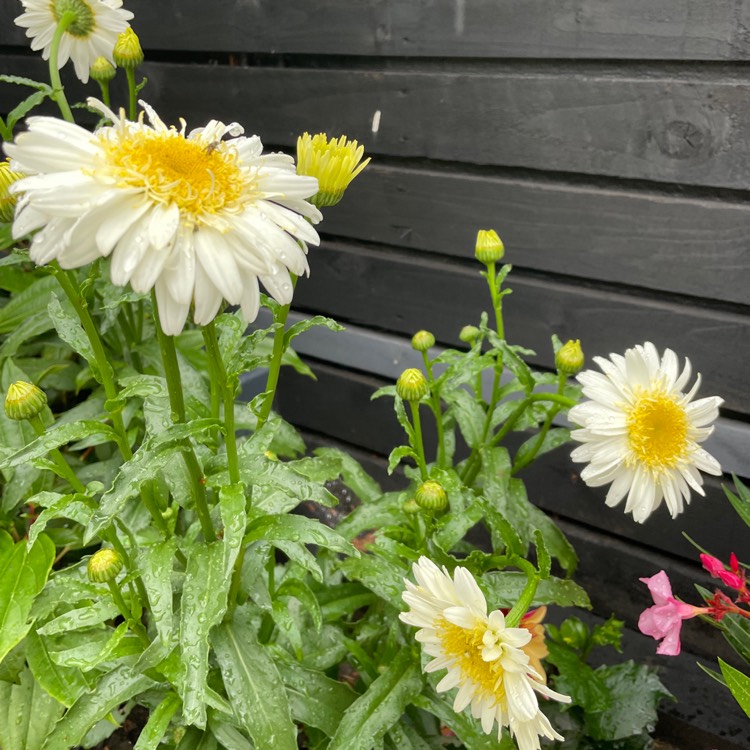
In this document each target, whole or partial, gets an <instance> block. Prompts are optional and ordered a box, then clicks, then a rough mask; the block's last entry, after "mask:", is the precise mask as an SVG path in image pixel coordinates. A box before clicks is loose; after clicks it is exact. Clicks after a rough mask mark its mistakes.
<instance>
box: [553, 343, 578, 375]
mask: <svg viewBox="0 0 750 750" xmlns="http://www.w3.org/2000/svg"><path fill="white" fill-rule="evenodd" d="M583 363H584V357H583V349H581V342H580V340H579V339H576V340H575V341H573V340H572V339H571V340H570V341H568V342H567V343H566V344H563V345H562V346H561V347H560V348H559V349H558V350H557V354H556V355H555V367H557V369H558V371H559V372H561V373H563V374H565V375H576V374H578V373H579V372H580V371H581V368H582V367H583Z"/></svg>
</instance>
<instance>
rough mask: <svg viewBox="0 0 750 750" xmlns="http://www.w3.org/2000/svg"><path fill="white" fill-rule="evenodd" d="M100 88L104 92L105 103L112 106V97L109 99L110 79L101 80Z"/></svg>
mask: <svg viewBox="0 0 750 750" xmlns="http://www.w3.org/2000/svg"><path fill="white" fill-rule="evenodd" d="M99 88H100V89H101V92H102V101H103V102H104V104H106V106H107V107H109V106H110V99H109V81H99Z"/></svg>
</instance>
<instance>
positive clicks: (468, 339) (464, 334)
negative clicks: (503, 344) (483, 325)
mask: <svg viewBox="0 0 750 750" xmlns="http://www.w3.org/2000/svg"><path fill="white" fill-rule="evenodd" d="M479 334H480V330H479V329H478V328H477V327H476V326H464V327H463V328H462V329H461V333H459V334H458V338H460V339H461V341H463V342H464V343H465V344H469V345H471V344H473V343H474V342H475V341H476V340H477V339H478V338H479Z"/></svg>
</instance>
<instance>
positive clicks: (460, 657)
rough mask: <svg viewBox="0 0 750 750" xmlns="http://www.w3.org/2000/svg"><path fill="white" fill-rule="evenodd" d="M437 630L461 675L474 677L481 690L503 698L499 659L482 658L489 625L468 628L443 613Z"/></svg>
mask: <svg viewBox="0 0 750 750" xmlns="http://www.w3.org/2000/svg"><path fill="white" fill-rule="evenodd" d="M436 630H437V632H438V636H439V637H440V642H441V645H442V647H443V651H444V653H445V655H446V656H449V657H452V658H454V659H455V660H456V663H457V666H458V668H459V670H460V671H461V674H462V676H463V677H464V678H465V679H469V680H471V682H472V683H473V684H474V685H475V686H476V687H477V688H478V689H479V691H481V692H482V693H484V694H486V695H492V696H494V698H495V701H496V702H497V703H502V702H504V701H505V685H504V682H503V675H504V670H503V668H502V667H501V666H500V662H499V660H496V661H484V659H482V649H483V647H484V643H483V640H482V639H483V637H484V634H485V632H486V630H487V628H486V627H482V626H480V627H475V628H474V629H472V630H467V629H466V628H461V627H459V626H458V625H454V624H453V623H451V622H448V620H446V619H445V618H442V617H441V618H440V620H438V622H437V627H436Z"/></svg>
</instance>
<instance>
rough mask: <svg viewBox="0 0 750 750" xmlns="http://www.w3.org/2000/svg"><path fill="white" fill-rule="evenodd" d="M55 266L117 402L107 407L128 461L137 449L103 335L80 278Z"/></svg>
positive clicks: (109, 398)
mask: <svg viewBox="0 0 750 750" xmlns="http://www.w3.org/2000/svg"><path fill="white" fill-rule="evenodd" d="M53 270H54V274H55V278H56V279H57V281H58V283H59V284H60V286H61V287H62V289H63V291H64V292H65V294H66V296H67V298H68V299H69V300H70V304H71V305H73V308H74V309H75V311H76V313H77V314H78V318H79V320H80V321H81V325H82V326H83V330H84V331H85V333H86V336H87V338H88V340H89V343H90V344H91V349H92V350H93V352H94V360H95V361H96V369H97V370H98V372H99V379H100V382H101V384H102V385H103V386H104V393H105V395H106V396H107V401H109V402H111V403H113V404H115V405H114V407H113V408H111V409H107V411H109V416H110V419H111V420H112V426H113V427H114V430H115V433H116V435H117V445H118V447H119V448H120V453H121V454H122V457H123V458H124V459H125V460H126V461H128V460H130V459H131V458H132V457H133V451H131V450H130V443H129V442H128V436H127V433H126V432H125V423H124V422H123V421H122V413H121V409H120V407H118V406H117V405H116V401H117V397H118V391H117V386H116V385H115V375H114V371H113V370H112V365H111V364H110V363H109V359H108V357H107V353H106V352H105V351H104V344H103V343H102V340H101V337H100V336H99V331H98V329H97V327H96V324H95V323H94V320H93V318H92V317H91V313H90V312H89V309H88V305H87V304H86V301H85V300H84V298H83V295H81V292H80V289H79V287H78V282H77V280H76V278H75V276H74V275H73V273H72V272H70V271H63V270H62V269H61V268H60V267H59V266H58V265H57V264H55V265H54V266H53ZM105 408H106V403H105Z"/></svg>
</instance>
